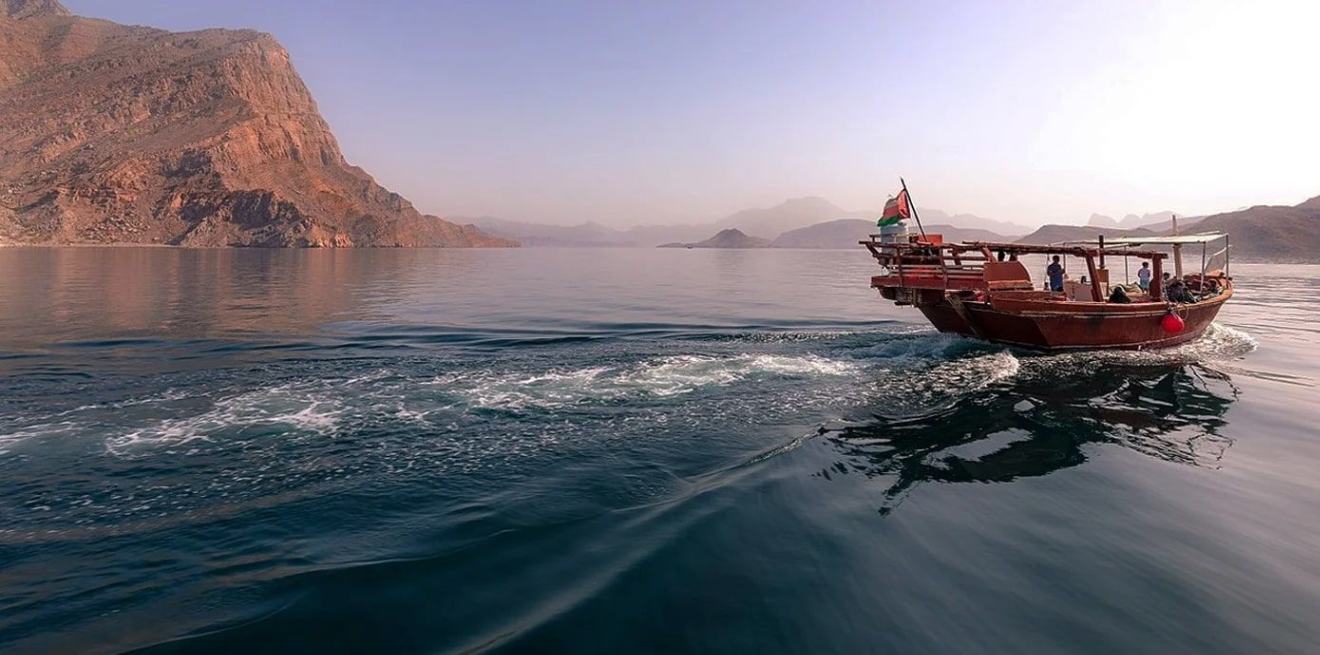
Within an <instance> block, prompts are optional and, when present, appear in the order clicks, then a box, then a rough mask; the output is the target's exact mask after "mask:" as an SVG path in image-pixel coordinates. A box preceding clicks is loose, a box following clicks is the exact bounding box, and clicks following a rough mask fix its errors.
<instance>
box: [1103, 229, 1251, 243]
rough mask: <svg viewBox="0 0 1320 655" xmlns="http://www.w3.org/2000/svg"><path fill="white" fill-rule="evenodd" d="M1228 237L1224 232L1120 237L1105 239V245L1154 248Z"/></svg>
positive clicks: (1206, 241)
mask: <svg viewBox="0 0 1320 655" xmlns="http://www.w3.org/2000/svg"><path fill="white" fill-rule="evenodd" d="M1227 236H1228V235H1226V234H1224V233H1223V232H1206V233H1205V234H1186V235H1181V236H1149V237H1118V238H1115V239H1105V245H1106V246H1110V245H1124V246H1152V245H1167V244H1184V243H1211V242H1214V241H1218V240H1220V239H1224V238H1226V237H1227Z"/></svg>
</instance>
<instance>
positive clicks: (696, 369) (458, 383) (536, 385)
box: [433, 354, 857, 410]
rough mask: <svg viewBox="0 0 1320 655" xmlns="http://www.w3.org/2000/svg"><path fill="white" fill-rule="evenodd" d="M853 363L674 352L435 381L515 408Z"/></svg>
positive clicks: (662, 392)
mask: <svg viewBox="0 0 1320 655" xmlns="http://www.w3.org/2000/svg"><path fill="white" fill-rule="evenodd" d="M856 368H857V367H856V365H854V364H850V363H848V362H840V361H835V360H830V359H826V358H823V357H818V356H814V355H805V356H786V355H751V354H744V355H735V356H731V357H715V356H709V355H676V356H671V357H662V358H658V359H655V360H650V361H646V362H641V363H639V364H636V365H632V366H620V367H608V366H596V367H590V368H582V369H568V370H560V371H549V372H545V373H541V374H537V375H526V374H521V375H508V374H484V375H483V374H481V373H478V374H476V375H469V376H458V375H446V376H441V377H437V378H436V379H435V380H433V383H434V384H437V385H442V386H445V387H448V388H450V389H452V392H453V393H456V394H458V395H459V396H462V397H464V398H466V399H467V400H468V401H469V402H470V403H471V404H473V405H475V406H477V407H484V408H492V409H512V410H518V409H526V408H532V407H539V408H553V407H563V406H567V405H571V404H575V403H584V402H593V401H610V400H617V399H622V398H632V397H638V398H642V397H648V396H649V397H657V398H663V397H668V396H676V395H681V394H686V393H691V392H693V391H696V390H698V389H702V388H706V387H716V386H726V385H730V384H734V383H737V382H740V381H742V380H746V379H749V378H753V377H764V376H777V377H790V378H807V377H824V376H838V375H847V374H849V373H851V372H853V371H855V370H856Z"/></svg>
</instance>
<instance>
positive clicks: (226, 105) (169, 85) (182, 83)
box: [0, 0, 517, 247]
mask: <svg viewBox="0 0 1320 655" xmlns="http://www.w3.org/2000/svg"><path fill="white" fill-rule="evenodd" d="M0 2H3V3H4V5H0V6H3V10H0V11H3V13H0V243H3V242H5V241H9V242H17V243H162V244H177V245H188V246H268V247H288V246H293V247H347V246H454V247H469V246H513V245H517V244H516V243H515V242H513V241H509V240H506V239H500V238H496V237H492V236H489V235H486V234H484V233H482V232H480V231H479V230H477V229H476V228H475V227H472V226H460V225H456V224H454V223H450V222H448V221H444V220H441V219H439V218H436V217H433V216H423V215H421V214H420V213H419V212H418V211H417V210H416V209H414V208H413V206H412V205H411V204H410V203H409V202H408V201H407V200H405V199H404V198H402V197H401V196H399V195H398V194H396V193H392V192H390V191H388V190H386V189H384V188H383V187H381V186H380V185H378V184H376V182H375V181H374V180H373V179H372V178H371V176H370V175H368V174H367V173H366V172H364V171H363V170H362V169H360V168H357V167H355V166H351V165H349V164H348V162H346V161H345V160H344V156H343V154H342V153H341V152H340V150H339V145H338V144H337V143H336V141H335V138H334V135H333V134H331V133H330V129H329V126H328V125H326V123H325V121H324V120H323V119H322V118H321V116H320V114H319V113H318V111H317V108H316V103H315V101H314V100H313V99H312V97H311V94H310V93H309V92H308V90H307V87H306V86H305V85H304V84H303V82H302V80H301V79H300V78H299V77H298V74H297V73H296V72H295V71H294V69H293V66H292V64H291V63H290V61H289V55H288V53H287V52H285V51H284V49H283V48H282V47H280V45H279V43H277V42H276V41H275V40H274V39H273V38H272V37H270V36H269V35H266V34H262V33H259V32H252V31H235V30H203V31H200V32H188V33H171V32H166V31H162V30H156V29H151V28H145V27H128V26H123V25H117V24H115V23H110V22H107V21H101V20H94V19H88V18H80V17H77V16H72V15H69V13H68V12H67V11H66V10H65V9H64V8H63V7H62V6H61V5H60V4H59V2H57V1H56V0H0Z"/></svg>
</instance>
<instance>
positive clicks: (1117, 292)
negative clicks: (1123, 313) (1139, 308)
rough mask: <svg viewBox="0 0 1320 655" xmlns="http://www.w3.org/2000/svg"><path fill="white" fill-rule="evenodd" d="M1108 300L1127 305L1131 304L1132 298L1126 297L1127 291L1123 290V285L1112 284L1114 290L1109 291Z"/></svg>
mask: <svg viewBox="0 0 1320 655" xmlns="http://www.w3.org/2000/svg"><path fill="white" fill-rule="evenodd" d="M1109 302H1112V303H1117V304H1120V305H1127V304H1131V302H1132V299H1131V298H1129V297H1128V295H1127V292H1126V291H1124V290H1123V287H1121V286H1118V285H1114V290H1113V291H1111V292H1110V293H1109Z"/></svg>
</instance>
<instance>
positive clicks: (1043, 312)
mask: <svg viewBox="0 0 1320 655" xmlns="http://www.w3.org/2000/svg"><path fill="white" fill-rule="evenodd" d="M1231 295H1232V291H1231V290H1229V291H1226V292H1225V293H1223V294H1221V295H1220V296H1218V297H1216V298H1213V299H1210V300H1206V301H1202V302H1199V303H1195V304H1188V305H1175V306H1174V307H1173V311H1174V312H1175V313H1177V314H1178V316H1180V317H1182V319H1183V323H1184V327H1183V330H1182V331H1181V332H1178V333H1176V334H1169V333H1167V332H1165V331H1164V328H1163V326H1162V325H1161V321H1162V320H1163V318H1164V316H1165V314H1167V313H1168V311H1169V308H1168V307H1167V306H1166V305H1164V304H1162V303H1141V304H1135V305H1110V304H1107V303H1066V304H1065V303H1042V302H1034V303H1030V302H1027V303H1012V302H1007V303H1005V302H993V303H992V302H963V303H962V305H963V311H961V312H960V311H958V310H957V308H955V307H954V305H953V304H952V303H950V302H948V301H947V300H941V301H940V302H937V303H932V304H919V305H917V308H918V309H920V310H921V313H922V314H924V315H925V316H926V318H927V320H929V321H930V322H931V324H932V325H934V326H935V329H937V330H939V331H941V332H951V333H956V334H962V335H966V336H969V337H976V338H980V339H984V340H986V341H992V342H995V343H1005V344H1011V345H1016V346H1025V347H1028V348H1038V349H1042V350H1083V349H1147V348H1166V347H1169V346H1176V345H1178V344H1180V343H1186V342H1188V341H1192V340H1194V339H1197V338H1199V337H1200V336H1201V335H1202V334H1204V333H1205V331H1206V329H1207V328H1209V327H1210V324H1211V323H1212V322H1213V321H1214V319H1215V316H1216V315H1218V314H1219V309H1220V307H1222V306H1223V304H1224V302H1225V301H1227V300H1228V298H1229V297H1230V296H1231ZM1017 305H1021V306H1017ZM1049 305H1054V306H1055V307H1049Z"/></svg>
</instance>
